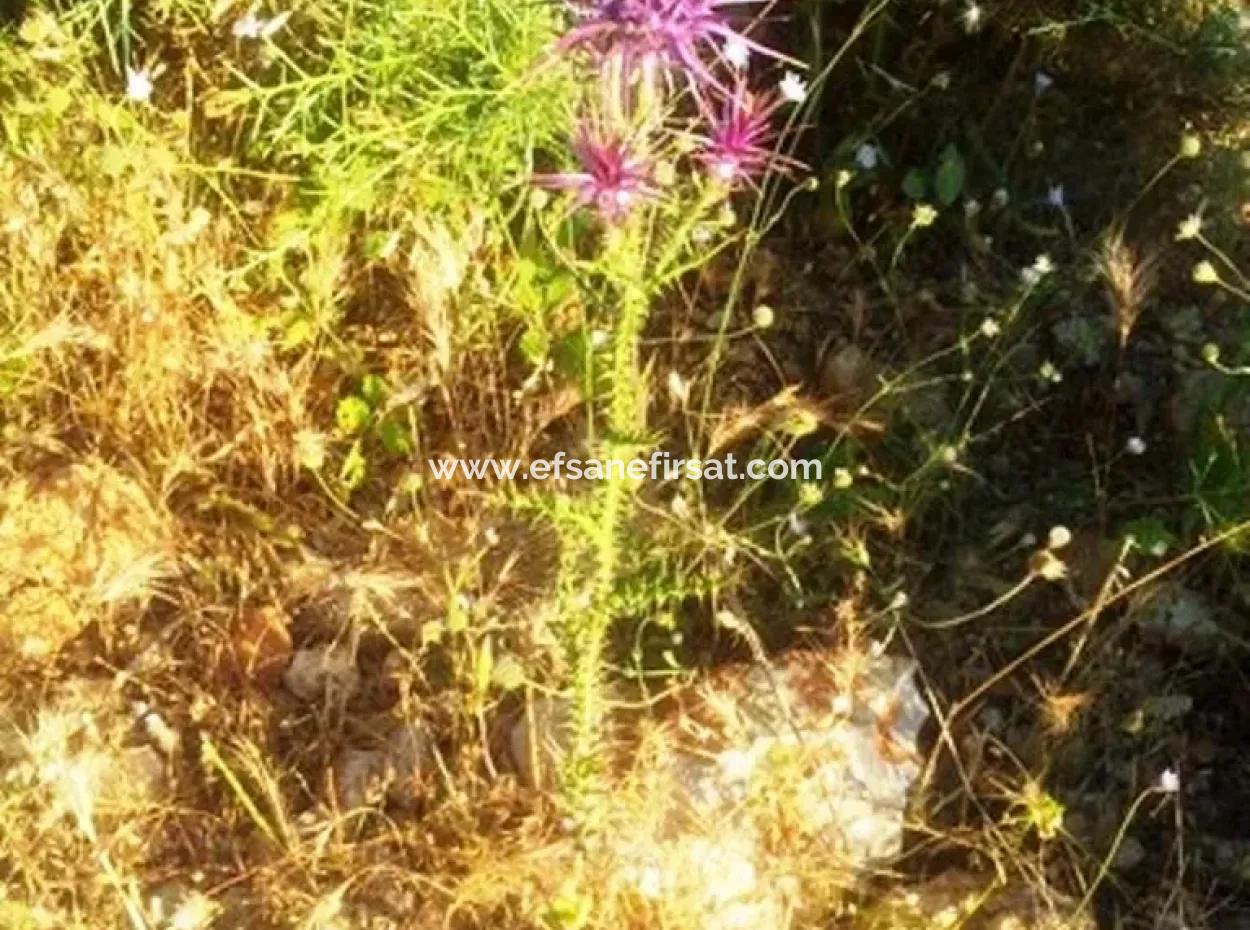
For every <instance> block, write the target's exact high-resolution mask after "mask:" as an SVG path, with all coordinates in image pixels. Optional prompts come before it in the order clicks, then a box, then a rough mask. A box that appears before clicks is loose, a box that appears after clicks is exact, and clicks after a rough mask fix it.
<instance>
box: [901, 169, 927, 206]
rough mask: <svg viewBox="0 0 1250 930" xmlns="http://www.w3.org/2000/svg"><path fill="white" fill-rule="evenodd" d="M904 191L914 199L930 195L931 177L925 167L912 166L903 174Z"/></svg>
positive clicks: (921, 198) (922, 198)
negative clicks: (926, 172)
mask: <svg viewBox="0 0 1250 930" xmlns="http://www.w3.org/2000/svg"><path fill="white" fill-rule="evenodd" d="M903 193H904V194H906V195H907V196H908V197H909V198H911V199H912V200H924V199H925V197H927V196H928V195H929V177H928V175H927V174H925V171H924V169H923V168H912V169H911V170H910V171H908V172H907V174H906V175H904V176H903Z"/></svg>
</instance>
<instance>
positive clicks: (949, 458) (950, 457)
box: [938, 446, 959, 465]
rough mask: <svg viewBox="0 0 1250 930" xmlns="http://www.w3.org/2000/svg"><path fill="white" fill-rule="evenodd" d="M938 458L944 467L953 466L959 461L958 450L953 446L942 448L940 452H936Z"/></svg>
mask: <svg viewBox="0 0 1250 930" xmlns="http://www.w3.org/2000/svg"><path fill="white" fill-rule="evenodd" d="M938 458H940V459H941V460H942V463H943V464H945V465H954V464H955V463H956V462H958V461H959V450H958V449H956V448H955V447H954V446H942V448H941V450H940V451H939V452H938Z"/></svg>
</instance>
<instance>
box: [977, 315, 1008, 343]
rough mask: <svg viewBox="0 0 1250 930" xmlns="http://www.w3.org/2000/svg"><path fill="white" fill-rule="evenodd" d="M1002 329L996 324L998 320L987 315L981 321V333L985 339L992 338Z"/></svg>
mask: <svg viewBox="0 0 1250 930" xmlns="http://www.w3.org/2000/svg"><path fill="white" fill-rule="evenodd" d="M1002 331H1003V328H1002V327H1001V326H999V325H998V320H996V319H994V318H993V317H988V316H987V317H986V318H985V319H984V320H982V321H981V335H982V336H984V337H985V338H986V339H993V338H994V337H995V336H997V335H998V334H999V333H1001V332H1002Z"/></svg>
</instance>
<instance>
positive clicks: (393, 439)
mask: <svg viewBox="0 0 1250 930" xmlns="http://www.w3.org/2000/svg"><path fill="white" fill-rule="evenodd" d="M378 440H379V441H380V442H381V443H382V448H384V449H386V451H387V452H389V453H390V454H391V455H408V454H409V453H411V452H412V441H411V440H410V439H409V438H408V433H407V432H405V431H404V428H403V426H401V425H400V424H399V423H398V422H396V421H395V420H387V421H386V422H385V423H383V424H381V425H380V426H379V427H378Z"/></svg>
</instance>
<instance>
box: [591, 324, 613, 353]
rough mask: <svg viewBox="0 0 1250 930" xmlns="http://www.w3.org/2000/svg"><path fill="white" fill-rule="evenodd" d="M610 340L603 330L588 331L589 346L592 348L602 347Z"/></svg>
mask: <svg viewBox="0 0 1250 930" xmlns="http://www.w3.org/2000/svg"><path fill="white" fill-rule="evenodd" d="M610 341H611V337H610V336H609V335H608V334H607V332H606V331H605V330H602V329H594V330H591V332H590V347H591V348H592V349H602V348H603V347H604V346H606V345H607V344H608V343H609V342H610Z"/></svg>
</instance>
